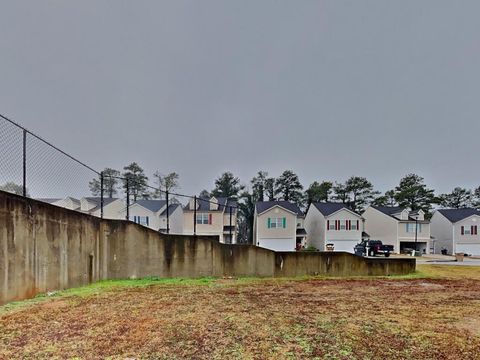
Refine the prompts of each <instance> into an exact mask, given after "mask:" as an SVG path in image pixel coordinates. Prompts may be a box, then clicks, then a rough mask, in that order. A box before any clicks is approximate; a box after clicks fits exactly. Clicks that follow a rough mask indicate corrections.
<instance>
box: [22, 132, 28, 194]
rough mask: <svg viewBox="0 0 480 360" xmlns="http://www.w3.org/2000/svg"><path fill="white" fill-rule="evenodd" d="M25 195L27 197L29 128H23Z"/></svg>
mask: <svg viewBox="0 0 480 360" xmlns="http://www.w3.org/2000/svg"><path fill="white" fill-rule="evenodd" d="M22 193H23V196H24V197H27V130H25V129H23V192H22Z"/></svg>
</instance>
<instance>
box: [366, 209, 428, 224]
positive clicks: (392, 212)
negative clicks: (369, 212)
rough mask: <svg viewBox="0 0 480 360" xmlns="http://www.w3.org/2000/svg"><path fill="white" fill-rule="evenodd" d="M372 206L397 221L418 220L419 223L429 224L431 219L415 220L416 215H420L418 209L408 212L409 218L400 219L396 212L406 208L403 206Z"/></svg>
mask: <svg viewBox="0 0 480 360" xmlns="http://www.w3.org/2000/svg"><path fill="white" fill-rule="evenodd" d="M372 208H374V209H376V210H378V211H380V212H382V213H384V214H385V215H388V216H390V217H392V218H394V219H395V220H397V221H400V222H409V221H417V222H419V223H424V224H428V223H429V222H430V221H428V220H415V218H414V216H416V215H418V214H419V213H420V210H416V211H410V212H409V213H408V219H400V218H399V217H397V216H395V215H396V214H400V213H401V212H402V211H403V210H405V208H403V207H401V206H373V205H372Z"/></svg>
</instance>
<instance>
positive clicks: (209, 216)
mask: <svg viewBox="0 0 480 360" xmlns="http://www.w3.org/2000/svg"><path fill="white" fill-rule="evenodd" d="M208 224H209V225H212V214H208Z"/></svg>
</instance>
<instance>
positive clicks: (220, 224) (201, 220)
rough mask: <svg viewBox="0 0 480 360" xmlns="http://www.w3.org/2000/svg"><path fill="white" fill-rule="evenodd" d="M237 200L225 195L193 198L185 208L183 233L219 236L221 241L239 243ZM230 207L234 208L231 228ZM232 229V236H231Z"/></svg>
mask: <svg viewBox="0 0 480 360" xmlns="http://www.w3.org/2000/svg"><path fill="white" fill-rule="evenodd" d="M236 206H237V202H236V201H235V200H232V199H227V198H224V197H211V198H210V199H197V204H196V210H195V200H194V199H191V200H190V201H189V203H188V204H187V205H186V206H185V207H184V208H183V233H184V234H193V233H194V225H195V227H196V234H197V235H214V236H218V237H219V240H220V242H221V243H225V244H236V243H237V209H236ZM230 209H232V216H231V219H232V220H231V224H232V227H231V228H230ZM230 231H231V233H232V238H230Z"/></svg>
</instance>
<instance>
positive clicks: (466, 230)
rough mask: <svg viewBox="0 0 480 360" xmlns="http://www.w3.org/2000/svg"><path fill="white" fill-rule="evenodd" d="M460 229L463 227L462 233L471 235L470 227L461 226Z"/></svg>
mask: <svg viewBox="0 0 480 360" xmlns="http://www.w3.org/2000/svg"><path fill="white" fill-rule="evenodd" d="M462 229H463V232H462V235H472V229H469V228H468V227H463V226H462Z"/></svg>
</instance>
